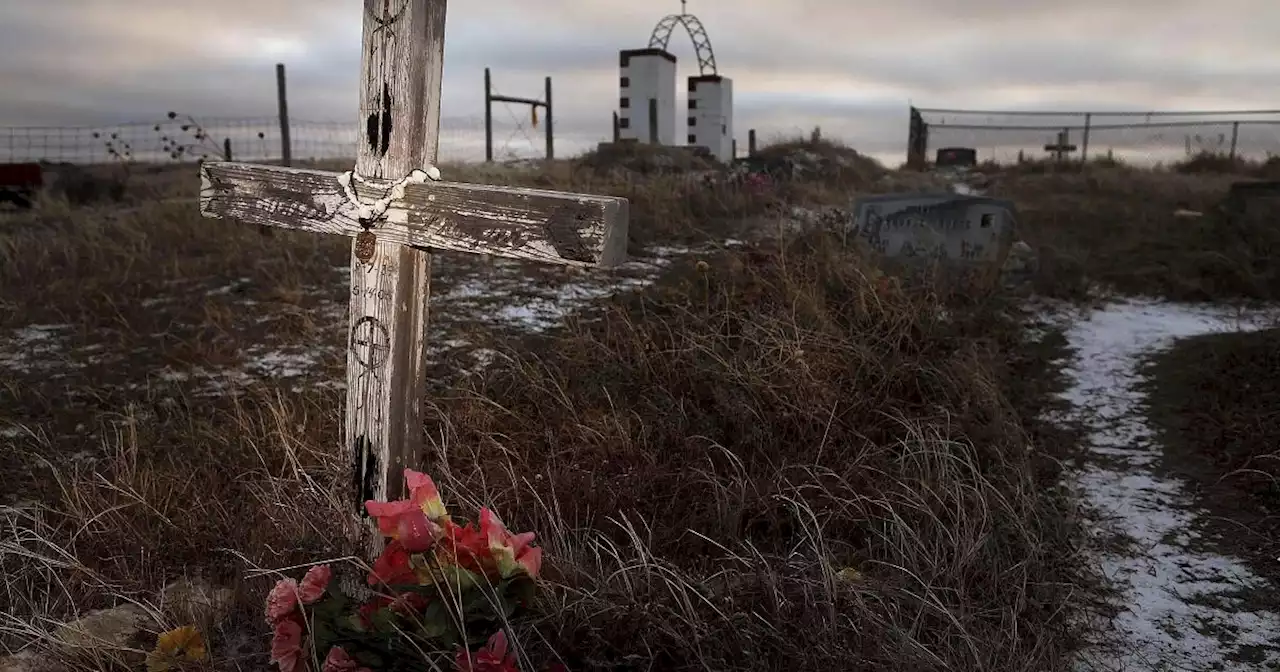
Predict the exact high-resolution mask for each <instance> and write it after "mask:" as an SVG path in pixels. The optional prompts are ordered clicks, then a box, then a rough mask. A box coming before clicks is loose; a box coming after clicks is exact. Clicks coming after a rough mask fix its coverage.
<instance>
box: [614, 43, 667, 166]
mask: <svg viewBox="0 0 1280 672" xmlns="http://www.w3.org/2000/svg"><path fill="white" fill-rule="evenodd" d="M663 54H665V55H662V54H637V53H629V52H628V51H627V50H624V51H622V52H620V59H619V60H620V64H619V77H620V78H621V79H620V80H619V83H620V84H621V83H622V82H625V83H626V84H627V85H626V86H620V93H619V109H618V120H619V125H620V127H619V130H618V136H619V137H620V138H622V139H624V140H636V141H639V142H642V143H648V142H649V140H650V139H649V129H650V122H649V100H650V99H656V100H657V101H658V129H657V130H658V144H662V145H674V144H676V62H675V57H674V56H671V55H670V54H666V52H663ZM621 61H625V62H626V65H621ZM622 99H626V101H627V106H626V107H622V106H621V101H622ZM624 119H625V120H626V121H623V120H624Z"/></svg>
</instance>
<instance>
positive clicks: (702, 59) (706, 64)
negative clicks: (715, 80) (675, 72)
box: [649, 2, 717, 75]
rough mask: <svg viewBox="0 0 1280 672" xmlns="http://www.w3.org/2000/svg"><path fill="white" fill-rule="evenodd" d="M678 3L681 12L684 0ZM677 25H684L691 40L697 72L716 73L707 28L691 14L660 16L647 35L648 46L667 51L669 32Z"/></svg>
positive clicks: (669, 40)
mask: <svg viewBox="0 0 1280 672" xmlns="http://www.w3.org/2000/svg"><path fill="white" fill-rule="evenodd" d="M680 5H681V7H682V10H681V11H682V12H683V7H684V2H681V3H680ZM677 25H681V26H684V29H685V32H687V33H689V40H690V41H692V42H693V51H694V53H695V54H696V55H697V57H698V72H699V74H703V75H714V74H717V73H716V54H715V52H714V51H712V49H711V38H710V37H708V36H707V29H706V28H704V27H703V26H702V22H701V21H699V20H698V17H696V16H694V15H692V14H688V13H681V14H669V15H667V16H664V17H662V20H661V21H659V22H658V24H657V25H656V26H654V27H653V33H652V34H651V35H649V48H651V49H655V48H656V49H662V50H663V51H667V45H668V44H669V43H670V42H671V33H672V31H674V30H675V29H676V26H677Z"/></svg>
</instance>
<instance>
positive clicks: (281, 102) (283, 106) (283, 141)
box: [276, 63, 293, 166]
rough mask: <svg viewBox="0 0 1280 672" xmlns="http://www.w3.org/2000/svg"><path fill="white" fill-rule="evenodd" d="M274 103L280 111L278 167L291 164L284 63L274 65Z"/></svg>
mask: <svg viewBox="0 0 1280 672" xmlns="http://www.w3.org/2000/svg"><path fill="white" fill-rule="evenodd" d="M276 103H277V107H278V108H279V110H280V165H282V166H289V165H292V164H293V147H292V145H291V143H290V142H289V101H288V97H287V96H286V95H285V85H284V63H276Z"/></svg>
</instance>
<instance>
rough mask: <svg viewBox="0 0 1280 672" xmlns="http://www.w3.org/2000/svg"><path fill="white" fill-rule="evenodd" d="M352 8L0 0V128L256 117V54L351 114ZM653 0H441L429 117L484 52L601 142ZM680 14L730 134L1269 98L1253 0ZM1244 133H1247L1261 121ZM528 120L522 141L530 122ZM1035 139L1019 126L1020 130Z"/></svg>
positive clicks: (1253, 103)
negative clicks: (972, 114)
mask: <svg viewBox="0 0 1280 672" xmlns="http://www.w3.org/2000/svg"><path fill="white" fill-rule="evenodd" d="M355 4H356V3H353V2H341V1H339V0H219V2H196V1H195V0H130V1H129V2H127V3H126V2H121V1H119V0H58V2H17V1H16V0H15V1H11V2H8V3H3V4H0V45H3V46H0V49H2V50H3V52H4V53H3V58H0V78H3V81H4V83H5V86H4V88H5V95H4V96H3V98H2V99H0V125H32V124H45V125H73V124H102V123H117V122H122V121H130V120H138V121H147V120H151V119H155V118H158V117H159V116H160V115H163V114H164V112H166V111H168V110H169V109H176V110H178V111H182V112H186V113H191V114H195V115H197V116H198V117H200V118H215V117H235V116H257V117H269V116H271V115H273V114H274V107H275V104H274V90H275V84H274V71H273V66H274V63H275V62H277V61H283V62H285V63H287V65H288V69H289V86H290V107H291V111H292V114H293V116H294V117H295V118H298V119H303V120H305V119H314V120H344V119H353V118H354V116H355V106H356V77H357V71H358V68H359V46H358V45H359V39H360V25H359V21H360V16H359V14H360V13H359V11H358V10H356V9H355ZM669 4H670V5H671V7H670V8H665V7H664V8H654V7H653V6H650V5H645V4H643V3H627V2H622V0H541V1H540V2H537V3H529V2H516V1H515V0H489V1H487V2H476V3H462V2H454V3H453V4H452V5H451V7H450V9H449V29H448V35H447V42H446V59H445V71H446V72H445V81H444V92H443V96H444V97H443V110H444V111H443V114H444V116H445V117H446V118H447V120H446V122H445V124H444V125H445V127H446V129H449V128H453V129H455V130H454V131H453V132H455V133H457V134H460V137H461V135H466V134H471V135H468V138H469V139H467V140H466V142H467V143H471V144H475V142H476V140H475V138H474V137H471V136H472V135H474V133H475V130H476V129H478V123H479V118H480V116H481V114H482V79H481V77H482V72H483V68H484V67H485V66H489V67H492V68H493V71H494V79H495V84H496V86H497V88H498V89H499V90H500V91H501V92H503V93H507V94H509V95H520V96H529V97H538V96H540V95H541V86H542V78H543V77H544V76H546V75H551V76H552V77H553V79H554V84H555V98H556V120H557V124H556V131H557V134H558V136H559V137H560V138H562V139H563V142H562V146H569V145H572V146H575V147H576V146H587V145H589V144H590V143H591V142H594V141H595V140H599V139H603V138H605V137H607V136H608V134H609V118H610V113H611V112H612V110H613V109H614V107H615V105H616V97H617V81H616V76H617V71H616V69H617V68H616V64H617V51H618V50H619V49H622V48H634V47H640V46H645V45H646V43H647V40H648V37H649V32H650V30H651V28H652V26H653V25H654V23H656V22H657V20H658V19H659V18H661V15H662V11H663V10H664V9H666V10H667V11H671V10H678V5H676V4H675V3H669ZM690 10H691V11H692V12H695V13H696V14H697V15H698V16H699V17H700V18H701V19H702V21H703V22H704V23H705V25H706V27H707V29H708V32H709V34H710V37H711V40H712V43H713V45H714V46H715V52H716V57H717V61H718V64H719V66H720V71H721V74H724V75H726V76H729V77H732V78H733V79H734V87H735V98H736V108H735V116H736V121H737V124H736V125H737V127H738V128H737V131H738V132H737V135H738V136H739V138H740V142H745V135H746V134H745V129H746V128H748V127H754V128H757V129H759V130H760V133H761V136H762V137H773V136H776V135H779V134H784V135H794V134H798V133H802V132H807V130H808V129H809V128H812V127H813V126H815V125H821V126H822V127H823V128H824V131H825V132H826V134H827V135H830V136H834V137H841V138H843V139H845V140H846V141H848V142H850V143H851V144H853V145H855V146H857V147H859V148H863V149H865V150H867V151H871V152H891V153H897V152H900V151H901V147H902V145H903V143H904V141H905V127H906V106H907V103H908V101H911V102H913V103H915V104H917V105H920V106H924V107H948V108H985V109H1002V108H1003V109H1009V108H1016V109H1051V108H1061V109H1079V110H1088V109H1191V108H1266V107H1275V106H1276V105H1275V103H1274V96H1273V92H1274V91H1276V90H1280V70H1277V69H1276V68H1275V67H1274V64H1275V63H1276V62H1280V43H1277V42H1276V41H1275V39H1274V34H1273V32H1274V27H1275V26H1276V25H1280V3H1276V2H1274V0H1219V1H1217V2H1213V3H1207V2H1203V1H1200V0H1159V1H1157V0H1131V1H1130V2H1127V3H1117V2H1114V0H1105V1H1104V0H1077V1H1075V2H1072V3H1063V2H1059V1H1055V2H1048V1H1039V0H966V1H964V2H957V1H956V0H896V1H895V2H892V3H852V2H848V0H788V2H776V1H772V0H771V1H766V0H741V1H739V2H732V3H730V2H717V3H714V4H713V3H710V2H697V1H696V0H695V2H693V3H692V4H691V7H690ZM673 40H674V41H673V42H672V45H671V49H672V51H673V52H675V53H676V54H677V56H678V57H679V58H680V71H681V76H684V75H688V74H694V72H693V71H694V69H695V68H696V62H695V60H694V58H693V50H692V47H691V46H690V45H689V43H688V39H687V37H686V36H685V35H683V34H681V33H679V32H677V33H676V34H675V35H674V36H673ZM527 114H528V111H527V109H523V108H512V109H511V110H510V111H509V110H508V109H507V108H506V107H505V106H500V109H498V110H497V111H496V119H497V120H498V125H499V131H498V136H499V140H500V141H502V139H503V138H506V137H508V135H510V134H512V133H515V134H516V138H515V140H513V142H515V143H517V144H518V143H524V145H525V146H528V144H529V143H528V142H527V141H526V140H524V134H523V133H521V132H520V131H519V130H518V129H517V128H516V124H515V123H514V122H513V121H512V119H511V116H510V115H517V116H518V117H519V119H520V120H521V121H523V120H524V117H525V116H526V115H527ZM979 121H980V119H979ZM1054 123H1056V122H1054ZM525 125H526V126H527V125H528V124H527V122H526V124H525ZM1254 130H1255V131H1258V133H1256V134H1255V135H1257V136H1258V137H1259V138H1263V139H1265V138H1267V137H1270V136H1274V135H1275V134H1274V133H1272V134H1270V135H1268V132H1267V130H1266V129H1254ZM1206 132H1212V133H1217V132H1218V131H1215V130H1212V129H1207V130H1206ZM947 133H948V137H952V134H959V135H955V137H960V135H963V134H960V132H959V131H948V132H947ZM529 134H530V135H533V136H534V141H535V142H540V139H539V137H538V136H537V135H536V134H537V131H529ZM970 135H972V134H970ZM1042 135H1043V133H1035V134H1031V136H1029V137H1034V138H1036V140H1035V142H1039V138H1040V137H1041V136H1042ZM1008 137H1012V136H1008ZM1250 137H1251V138H1252V137H1253V136H1250ZM447 139H448V138H446V140H447ZM983 142H985V140H983V139H981V138H980V139H978V140H975V141H974V142H973V143H972V144H981V143H983ZM1019 142H1022V140H1019ZM1259 142H1261V140H1259ZM0 150H2V148H0Z"/></svg>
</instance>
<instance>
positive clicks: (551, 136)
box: [542, 77, 556, 161]
mask: <svg viewBox="0 0 1280 672" xmlns="http://www.w3.org/2000/svg"><path fill="white" fill-rule="evenodd" d="M542 102H544V103H546V107H547V116H546V118H545V119H543V120H542V123H543V124H546V127H547V129H546V130H547V160H548V161H550V160H551V159H554V158H556V135H555V131H553V130H552V128H551V77H547V93H546V96H545V97H544V98H543V101H542Z"/></svg>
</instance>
